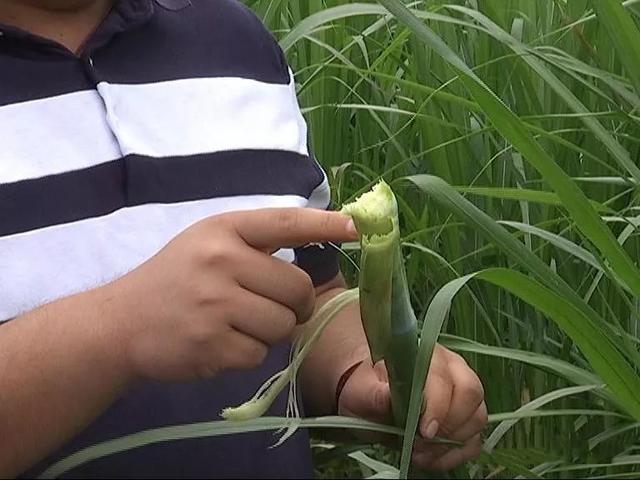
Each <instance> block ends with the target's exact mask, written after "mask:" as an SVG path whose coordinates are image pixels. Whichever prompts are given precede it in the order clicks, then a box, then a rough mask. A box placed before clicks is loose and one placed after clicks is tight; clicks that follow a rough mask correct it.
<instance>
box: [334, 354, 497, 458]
mask: <svg viewBox="0 0 640 480" xmlns="http://www.w3.org/2000/svg"><path fill="white" fill-rule="evenodd" d="M424 394H425V396H426V399H427V402H426V409H425V411H424V412H423V414H422V416H421V418H420V423H419V429H418V433H419V436H418V438H417V439H416V441H415V444H414V451H413V463H414V464H415V465H416V466H417V467H419V468H422V469H425V470H438V471H446V470H451V469H453V468H456V467H457V466H459V465H461V464H463V463H465V462H467V461H469V460H472V459H474V458H476V457H477V456H478V455H479V454H480V451H481V448H482V439H481V432H482V430H483V429H484V427H485V425H486V423H487V407H486V405H485V402H484V390H483V388H482V383H481V382H480V380H479V379H478V377H477V375H476V374H475V372H474V371H473V370H471V368H469V366H468V365H467V363H466V362H465V360H464V359H463V358H462V357H461V356H460V355H458V354H456V353H454V352H451V351H450V350H447V349H446V348H444V347H442V346H440V345H438V346H437V347H436V349H435V352H434V355H433V360H432V362H431V366H430V368H429V375H428V377H427V382H426V385H425V390H424ZM338 413H339V414H341V415H347V416H352V417H359V418H364V419H367V420H371V421H375V422H379V423H391V422H392V414H391V393H390V391H389V383H388V377H387V371H386V368H385V366H384V363H383V362H379V363H377V364H376V365H375V366H372V365H371V362H370V361H368V360H365V361H364V362H363V363H362V364H361V365H360V366H359V367H358V368H357V369H356V370H355V371H354V372H353V374H352V375H351V376H350V377H349V379H348V380H347V382H346V383H345V385H344V387H343V389H342V392H341V394H340V398H339V400H338ZM435 436H439V437H443V438H446V439H449V440H454V441H457V442H460V443H462V444H463V446H461V447H451V446H448V445H439V444H435V443H433V442H430V440H432V439H433V438H434V437H435Z"/></svg>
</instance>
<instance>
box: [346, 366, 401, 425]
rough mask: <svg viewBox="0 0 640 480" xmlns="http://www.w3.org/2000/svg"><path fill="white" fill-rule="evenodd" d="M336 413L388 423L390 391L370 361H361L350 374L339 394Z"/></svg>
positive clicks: (389, 418)
mask: <svg viewBox="0 0 640 480" xmlns="http://www.w3.org/2000/svg"><path fill="white" fill-rule="evenodd" d="M338 413H339V414H340V415H346V416H350V417H358V418H363V419H365V420H370V421H373V422H379V423H389V422H390V421H391V419H392V415H391V392H390V391H389V383H387V382H385V381H383V380H381V378H380V375H379V374H378V373H377V372H376V370H375V369H374V367H373V365H371V363H370V362H363V363H362V364H361V365H360V366H359V367H358V368H357V369H356V370H355V371H354V372H353V374H352V375H351V377H350V378H349V380H347V383H346V384H345V386H344V388H343V389H342V393H341V394H340V398H339V401H338Z"/></svg>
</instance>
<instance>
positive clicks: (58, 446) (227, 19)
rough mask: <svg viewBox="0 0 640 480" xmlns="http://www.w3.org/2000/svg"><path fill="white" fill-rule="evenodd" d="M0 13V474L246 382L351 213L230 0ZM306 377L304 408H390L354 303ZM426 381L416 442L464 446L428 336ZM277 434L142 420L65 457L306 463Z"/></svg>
mask: <svg viewBox="0 0 640 480" xmlns="http://www.w3.org/2000/svg"><path fill="white" fill-rule="evenodd" d="M0 32H1V33H0V145H2V149H1V150H0V319H2V320H3V323H2V325H1V326H0V400H1V401H0V476H2V477H13V476H20V475H23V476H25V477H30V476H34V475H38V474H39V473H41V472H42V471H44V470H45V469H46V468H47V467H48V466H49V465H51V464H52V463H54V462H55V461H57V460H59V459H61V458H63V457H65V456H67V455H70V454H72V453H74V452H76V451H78V450H79V449H81V448H83V447H86V446H88V445H93V444H95V443H99V442H101V441H105V440H109V439H113V438H117V437H120V436H122V435H126V434H130V433H135V432H138V431H142V430H146V429H150V428H157V427H163V426H170V425H178V424H184V423H192V422H200V421H212V420H215V419H217V418H218V414H219V412H220V410H221V409H222V408H223V407H226V406H230V405H237V404H239V403H241V402H243V401H244V400H246V399H247V398H249V397H250V396H251V394H253V393H254V392H255V390H256V389H257V387H258V386H259V385H261V384H262V382H263V381H264V380H265V379H266V378H268V377H269V376H270V375H271V374H272V373H273V372H275V371H277V370H280V369H281V368H283V367H284V366H285V365H286V363H287V361H288V352H289V346H290V340H289V339H290V338H291V337H292V336H293V335H295V332H296V331H297V330H298V329H299V328H300V325H301V324H302V323H304V322H305V321H306V320H307V319H308V318H309V317H310V315H311V314H312V312H313V310H314V309H315V308H317V307H318V306H320V305H322V304H323V303H324V302H326V301H327V300H328V299H330V298H332V297H333V296H335V295H336V294H337V293H339V292H340V291H342V290H343V289H344V288H345V284H344V280H343V279H342V277H341V275H340V273H339V271H338V266H337V259H336V253H335V249H332V248H322V245H318V244H319V243H322V242H343V241H352V240H354V239H355V238H356V235H355V230H354V227H353V224H352V223H351V222H350V220H349V219H348V218H346V217H344V216H342V215H341V214H339V213H336V212H331V211H328V209H327V207H328V204H329V188H328V185H327V179H326V176H325V175H324V172H323V171H322V169H321V168H320V167H319V166H318V164H317V163H316V161H315V159H313V158H312V156H311V155H310V154H309V150H308V147H307V142H308V139H307V132H306V125H305V122H304V120H303V118H302V115H301V113H300V110H299V107H298V104H297V100H296V98H295V87H294V81H293V77H292V75H291V72H290V70H289V68H288V65H287V62H286V60H285V58H284V55H283V53H282V51H281V50H280V49H279V48H278V45H277V43H276V42H275V41H274V39H273V37H272V36H271V34H270V33H268V32H267V31H266V30H265V27H264V26H263V25H262V24H261V22H260V21H259V20H258V19H257V18H256V17H255V16H254V15H253V14H252V13H251V12H250V11H249V9H247V8H246V7H245V6H243V5H241V4H240V3H239V2H237V1H236V0H216V1H212V0H118V1H116V0H3V1H2V2H0ZM300 383H301V390H302V394H303V397H304V405H303V406H304V409H305V410H306V413H307V414H308V415H326V414H336V413H339V414H342V415H349V416H357V417H362V418H366V419H371V420H375V421H380V422H390V421H391V420H390V394H389V387H388V383H387V382H386V377H385V370H384V365H382V364H378V365H375V366H374V365H372V364H371V361H370V360H369V353H368V349H367V344H366V340H365V337H364V334H363V331H362V327H361V323H360V319H359V313H358V308H357V306H355V305H353V306H351V307H349V308H346V309H345V310H344V311H343V312H342V313H341V314H340V315H339V316H338V318H336V320H335V321H334V322H333V323H332V324H331V326H330V327H329V328H328V329H327V331H326V332H325V333H324V334H323V336H322V338H321V339H320V341H319V343H318V344H317V346H316V347H315V348H314V350H313V353H312V354H311V356H310V357H309V358H308V360H307V361H306V362H305V365H304V367H303V369H302V372H301V378H300ZM339 384H340V385H339ZM425 394H426V397H427V399H428V400H427V403H426V409H425V412H424V414H423V416H422V418H421V421H420V426H419V432H418V433H419V435H418V437H419V438H418V440H417V443H416V448H415V452H414V456H413V460H414V462H415V463H416V464H417V465H418V466H421V467H425V468H430V469H436V470H447V469H451V468H453V467H455V466H457V465H460V464H461V463H463V462H465V461H468V460H469V459H472V458H474V457H476V456H477V455H478V454H479V452H480V448H481V437H480V433H481V430H482V429H483V427H484V426H485V423H486V420H487V410H486V406H485V403H484V392H483V389H482V384H481V382H480V381H479V379H478V377H477V376H476V374H475V373H474V372H473V371H472V370H471V369H470V368H469V366H468V365H467V364H466V363H465V361H464V360H463V359H462V357H460V356H458V355H457V354H455V353H453V352H451V351H449V350H447V349H445V348H443V347H438V348H437V349H436V352H435V355H434V359H433V364H432V367H431V370H430V373H429V377H428V381H427V384H426V387H425ZM336 397H337V400H336ZM284 405H285V400H284V399H283V398H280V399H279V400H278V401H277V402H276V404H274V406H273V408H272V410H271V412H270V414H273V415H282V414H284ZM435 435H439V436H443V437H447V438H450V439H452V440H457V441H459V442H461V443H462V444H463V445H462V446H460V447H454V448H451V447H443V446H437V447H436V446H433V445H432V444H429V442H428V440H429V439H431V438H433V437H434V436H435ZM273 443H274V437H273V434H272V433H271V432H266V433H265V432H263V433H253V434H246V435H238V436H230V437H220V438H201V439H191V440H183V441H178V442H167V443H160V444H155V445H149V446H147V447H143V448H138V449H135V450H131V451H128V452H123V453H121V454H117V455H112V456H109V457H105V458H103V459H100V460H96V461H94V462H90V463H88V464H85V465H83V466H81V467H78V468H76V469H74V470H71V471H70V472H68V473H67V474H66V476H68V477H71V478H80V477H84V478H87V477H102V478H104V477H129V478H132V477H150V476H155V477H187V478H194V477H216V476H219V477H224V476H235V477H237V476H263V477H276V476H279V477H308V476H311V474H312V466H311V460H310V448H309V442H308V438H307V436H306V433H304V432H302V431H300V432H298V433H297V434H296V435H295V436H294V437H293V438H292V439H290V440H289V441H288V442H286V443H285V444H284V445H283V446H281V447H279V448H275V449H271V448H270V447H271V446H272V445H273Z"/></svg>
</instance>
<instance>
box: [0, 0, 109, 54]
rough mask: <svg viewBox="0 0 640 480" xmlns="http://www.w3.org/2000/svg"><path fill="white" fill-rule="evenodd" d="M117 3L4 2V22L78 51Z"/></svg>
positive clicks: (0, 11) (0, 15)
mask: <svg viewBox="0 0 640 480" xmlns="http://www.w3.org/2000/svg"><path fill="white" fill-rule="evenodd" d="M113 3H114V0H0V22H1V23H4V24H7V25H11V26H14V27H18V28H21V29H23V30H26V31H28V32H30V33H33V34H35V35H38V36H41V37H43V38H47V39H49V40H53V41H55V42H58V43H60V44H62V45H64V46H65V47H66V48H68V49H69V50H71V51H72V52H77V51H78V50H79V49H80V47H81V45H82V44H83V43H84V41H85V40H86V39H87V37H88V36H89V35H90V34H91V32H93V31H94V30H95V28H96V27H97V26H98V25H99V24H100V22H101V21H102V19H103V18H104V17H105V16H106V15H107V13H108V12H109V10H110V9H111V7H112V6H113Z"/></svg>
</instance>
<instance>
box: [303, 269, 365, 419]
mask: <svg viewBox="0 0 640 480" xmlns="http://www.w3.org/2000/svg"><path fill="white" fill-rule="evenodd" d="M345 289H346V284H345V282H344V279H343V278H342V276H341V275H338V276H337V277H335V278H334V279H333V280H331V281H329V282H327V283H325V284H324V285H322V286H320V287H318V288H317V289H316V299H317V300H316V305H317V307H316V308H319V307H320V306H321V305H323V304H324V303H326V302H327V301H329V300H330V299H331V298H333V297H335V296H336V295H338V294H339V293H340V292H342V291H344V290H345ZM367 358H369V347H368V345H367V339H366V337H365V334H364V330H363V328H362V322H361V321H360V310H359V307H358V303H357V302H354V303H352V304H351V305H349V306H347V307H345V308H344V309H343V310H342V311H341V312H340V313H339V314H338V315H336V318H335V319H334V320H333V321H332V322H331V323H330V324H329V325H328V326H327V328H326V330H325V331H324V332H323V334H322V336H321V337H320V339H318V343H317V344H316V345H315V346H314V347H313V349H312V350H311V353H310V354H309V356H308V357H307V359H306V360H305V363H304V365H303V367H302V370H301V376H300V378H301V384H302V390H303V391H304V398H305V405H306V407H307V410H308V411H307V413H308V414H310V415H328V414H330V413H335V408H336V405H335V392H336V388H337V386H338V381H339V380H340V376H341V375H342V374H343V373H344V372H345V371H346V370H347V369H348V368H349V367H351V366H352V365H354V364H355V363H357V362H359V361H361V360H364V359H367Z"/></svg>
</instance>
